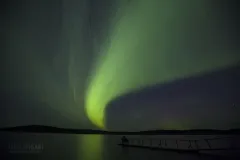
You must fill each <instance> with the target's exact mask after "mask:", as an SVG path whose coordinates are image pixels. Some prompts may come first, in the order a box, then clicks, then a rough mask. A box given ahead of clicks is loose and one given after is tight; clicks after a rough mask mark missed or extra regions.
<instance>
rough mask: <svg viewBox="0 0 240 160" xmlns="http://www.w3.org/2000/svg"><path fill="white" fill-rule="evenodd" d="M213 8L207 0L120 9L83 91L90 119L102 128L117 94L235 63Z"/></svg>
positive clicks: (152, 1) (141, 1) (155, 1)
mask: <svg viewBox="0 0 240 160" xmlns="http://www.w3.org/2000/svg"><path fill="white" fill-rule="evenodd" d="M186 4H187V5H186ZM122 6H124V5H122ZM211 7H212V6H211V5H209V3H208V1H207V0H201V1H192V0H185V1H184V3H183V1H173V0H167V1H160V0H148V1H146V0H138V1H132V2H131V3H130V4H129V5H125V7H123V8H120V9H119V10H118V12H117V13H116V16H115V18H113V21H112V30H111V35H110V37H109V40H108V42H107V41H106V43H104V44H102V46H103V47H102V50H101V51H100V53H99V55H101V56H99V58H98V61H97V65H96V66H95V68H94V70H93V72H92V73H93V74H92V76H91V78H90V82H89V87H88V89H87V91H86V113H87V115H88V117H89V119H90V120H91V121H92V122H93V123H94V124H95V125H97V126H98V127H100V128H105V123H104V117H105V107H106V106H107V104H108V103H109V101H111V100H112V99H114V98H116V97H118V96H120V95H123V94H125V93H127V92H130V91H133V90H136V89H140V88H143V87H148V86H152V85H154V84H159V83H165V82H168V81H173V80H176V79H179V78H183V77H189V76H194V75H197V74H201V73H205V72H211V71H214V70H217V69H220V68H225V67H228V66H231V65H234V64H235V63H237V62H238V61H239V60H240V57H239V54H237V53H238V52H239V51H237V50H231V52H229V49H230V48H231V46H230V45H231V43H230V42H229V40H228V39H226V38H225V37H224V35H223V34H221V33H222V29H221V27H218V26H219V24H220V23H219V21H218V20H215V17H214V16H216V15H214V14H213V13H212V12H213V11H212V10H211ZM116 19H117V20H116ZM221 23H223V22H221ZM182 53H184V54H182ZM105 129H106V128H105Z"/></svg>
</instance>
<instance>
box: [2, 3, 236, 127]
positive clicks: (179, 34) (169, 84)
mask: <svg viewBox="0 0 240 160" xmlns="http://www.w3.org/2000/svg"><path fill="white" fill-rule="evenodd" d="M238 7H239V2H238V1H237V0H232V1H227V0H201V1H200V0H182V1H176V0H148V1H146V0H121V1H120V0H101V1H100V0H51V1H49V0H35V1H32V0H5V1H3V2H1V10H0V12H1V21H2V22H3V23H1V31H0V33H1V50H0V51H1V77H2V78H1V85H0V87H1V90H0V94H1V108H0V117H1V119H0V127H5V126H16V125H29V124H41V125H52V126H58V127H66V128H91V129H97V128H100V129H105V130H147V129H197V128H214V129H228V128H236V127H240V119H239V118H238V117H239V116H240V108H239V106H240V97H239V95H240V63H239V62H240V53H239V51H240V49H239V39H238V38H239V18H238V16H237V10H238Z"/></svg>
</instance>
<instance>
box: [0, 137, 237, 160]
mask: <svg viewBox="0 0 240 160" xmlns="http://www.w3.org/2000/svg"><path fill="white" fill-rule="evenodd" d="M121 137H122V136H120V135H79V134H78V135H77V134H39V133H38V134H35V133H18V134H17V133H7V132H4V133H3V132H2V133H0V150H1V151H0V159H1V160H3V159H8V160H9V159H22V160H28V159H29V160H30V159H31V160H34V159H39V160H48V159H51V160H53V159H56V160H145V159H148V160H155V159H164V160H167V159H170V160H175V159H176V160H180V159H191V160H194V159H196V160H197V159H206V160H208V159H209V160H212V159H229V158H228V157H225V156H223V155H226V154H228V155H237V154H239V150H237V151H233V150H232V151H228V153H223V151H221V152H214V153H211V156H210V155H208V154H204V155H200V156H199V155H197V154H186V153H176V152H168V151H159V150H158V151H155V150H154V151H153V150H148V149H139V148H130V147H121V146H119V145H117V144H119V143H121ZM216 137H221V138H223V137H227V138H226V139H224V138H223V139H222V140H215V141H214V142H212V143H211V145H212V147H213V148H214V147H216V146H217V147H220V148H224V147H230V146H231V145H234V146H235V147H236V146H237V147H239V144H240V138H239V136H224V135H222V136H219V135H218V136H213V135H209V136H206V135H205V136H203V135H202V136H201V135H157V136H155V135H141V136H140V135H139V136H138V135H131V136H127V138H128V139H129V140H130V142H131V143H142V142H140V141H138V140H143V143H144V144H142V145H150V142H151V145H158V144H159V141H160V140H162V139H164V140H166V141H167V147H170V148H174V147H175V145H176V143H175V141H176V140H183V141H182V142H180V141H179V147H180V148H186V147H188V146H189V144H188V142H187V141H185V142H184V140H186V139H193V140H196V139H200V140H201V139H204V138H210V139H211V138H216ZM192 146H193V148H194V147H195V144H192ZM199 146H200V148H207V147H208V146H207V143H205V142H204V141H201V142H200V141H199ZM216 154H217V155H221V156H222V157H220V158H219V157H215V156H212V155H216ZM231 159H233V157H231Z"/></svg>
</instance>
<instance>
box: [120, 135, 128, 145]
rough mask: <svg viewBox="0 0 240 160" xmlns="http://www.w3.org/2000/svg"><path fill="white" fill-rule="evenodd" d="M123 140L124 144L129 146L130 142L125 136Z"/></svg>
mask: <svg viewBox="0 0 240 160" xmlns="http://www.w3.org/2000/svg"><path fill="white" fill-rule="evenodd" d="M121 140H122V144H125V145H126V144H129V141H128V139H127V138H126V137H125V136H123V137H122V139H121Z"/></svg>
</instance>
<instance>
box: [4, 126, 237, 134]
mask: <svg viewBox="0 0 240 160" xmlns="http://www.w3.org/2000/svg"><path fill="white" fill-rule="evenodd" d="M0 131H8V132H32V133H62V134H108V135H226V134H227V135H236V134H237V135H239V134H240V129H230V130H211V129H199V130H151V131H139V132H117V131H103V130H91V129H65V128H58V127H52V126H42V125H29V126H17V127H8V128H0Z"/></svg>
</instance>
